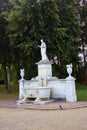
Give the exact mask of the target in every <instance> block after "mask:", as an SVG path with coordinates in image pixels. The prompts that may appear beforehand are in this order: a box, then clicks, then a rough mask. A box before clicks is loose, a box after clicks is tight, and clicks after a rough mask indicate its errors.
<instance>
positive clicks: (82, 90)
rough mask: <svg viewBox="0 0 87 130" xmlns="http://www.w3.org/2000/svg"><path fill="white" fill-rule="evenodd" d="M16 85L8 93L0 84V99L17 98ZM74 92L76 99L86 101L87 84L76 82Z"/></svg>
mask: <svg viewBox="0 0 87 130" xmlns="http://www.w3.org/2000/svg"><path fill="white" fill-rule="evenodd" d="M18 89H19V87H18V86H17V85H15V86H12V87H11V93H8V92H7V91H6V89H5V87H4V86H1V85H0V100H1V99H9V98H18ZM76 94H77V100H78V101H87V85H83V84H76Z"/></svg>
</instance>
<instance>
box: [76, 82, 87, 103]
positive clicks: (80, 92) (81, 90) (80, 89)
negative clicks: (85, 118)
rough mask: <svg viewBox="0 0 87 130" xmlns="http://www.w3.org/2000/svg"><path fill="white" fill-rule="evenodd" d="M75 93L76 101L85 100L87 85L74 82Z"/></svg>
mask: <svg viewBox="0 0 87 130" xmlns="http://www.w3.org/2000/svg"><path fill="white" fill-rule="evenodd" d="M76 94H77V100H78V101H87V85H83V84H76Z"/></svg>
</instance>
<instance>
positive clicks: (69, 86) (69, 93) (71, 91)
mask: <svg viewBox="0 0 87 130" xmlns="http://www.w3.org/2000/svg"><path fill="white" fill-rule="evenodd" d="M66 101H67V102H75V101H77V96H76V90H75V78H74V77H72V76H69V77H67V78H66Z"/></svg>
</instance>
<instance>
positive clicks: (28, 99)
mask: <svg viewBox="0 0 87 130" xmlns="http://www.w3.org/2000/svg"><path fill="white" fill-rule="evenodd" d="M39 47H40V50H41V60H40V61H39V62H37V63H36V65H37V66H38V75H37V76H36V77H35V78H32V79H31V80H25V79H24V69H21V70H20V75H21V79H20V80H19V100H18V104H21V103H34V104H45V103H48V102H51V101H54V100H57V99H58V98H61V99H65V100H66V101H67V102H75V101H77V97H76V90H75V78H74V77H72V76H71V74H72V67H73V66H72V64H69V65H66V68H67V73H68V74H69V76H68V77H67V78H65V79H58V78H57V77H53V76H52V63H51V62H50V61H49V59H48V57H47V53H46V43H45V42H44V41H43V40H41V45H40V46H39Z"/></svg>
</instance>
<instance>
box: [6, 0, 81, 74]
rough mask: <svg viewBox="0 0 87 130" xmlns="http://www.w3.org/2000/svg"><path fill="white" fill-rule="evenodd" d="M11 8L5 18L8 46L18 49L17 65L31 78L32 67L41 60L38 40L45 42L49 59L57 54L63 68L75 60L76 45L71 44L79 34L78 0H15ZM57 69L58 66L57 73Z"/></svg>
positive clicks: (33, 72)
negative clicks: (8, 39)
mask: <svg viewBox="0 0 87 130" xmlns="http://www.w3.org/2000/svg"><path fill="white" fill-rule="evenodd" d="M12 6H13V8H12V9H11V10H10V11H8V12H6V15H5V19H6V20H7V22H8V23H9V24H8V28H7V30H8V32H9V37H10V40H11V46H13V47H14V48H16V49H17V48H18V49H19V53H18V52H17V53H18V54H19V55H20V56H19V60H20V61H19V66H22V67H24V68H25V70H31V72H29V71H27V72H28V73H29V74H30V75H32V76H33V74H35V75H36V72H35V71H34V69H33V71H32V69H31V66H33V67H34V64H35V62H37V61H38V60H40V54H39V49H38V44H40V39H44V41H45V42H46V43H47V52H48V56H49V59H51V57H53V56H54V55H55V54H56V55H57V56H58V57H59V60H60V66H62V67H63V68H64V66H65V65H66V64H67V63H70V62H74V61H76V60H77V49H76V48H77V47H76V45H75V44H76V43H75V44H73V43H74V41H75V39H76V38H78V37H79V36H80V34H81V30H80V23H79V20H78V19H77V15H78V4H77V1H75V0H71V1H69V0H59V1H56V0H40V1H37V0H34V1H32V0H24V1H23V0H15V1H14V2H12ZM75 52H76V53H75ZM73 59H74V60H73ZM75 59H76V60H75ZM25 63H26V64H25ZM27 65H28V67H27ZM60 66H59V64H58V68H59V70H60ZM28 73H27V74H26V75H28ZM61 74H62V72H61Z"/></svg>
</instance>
